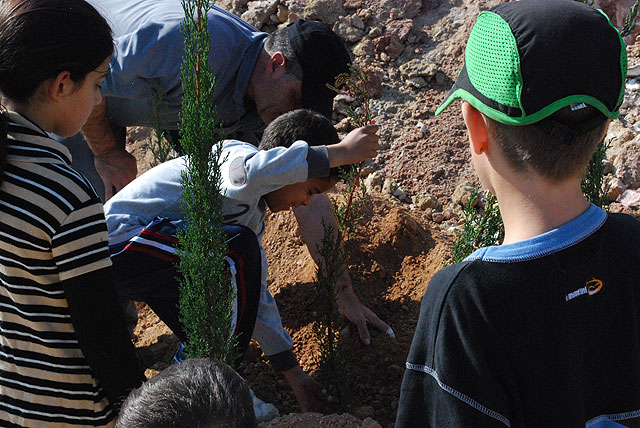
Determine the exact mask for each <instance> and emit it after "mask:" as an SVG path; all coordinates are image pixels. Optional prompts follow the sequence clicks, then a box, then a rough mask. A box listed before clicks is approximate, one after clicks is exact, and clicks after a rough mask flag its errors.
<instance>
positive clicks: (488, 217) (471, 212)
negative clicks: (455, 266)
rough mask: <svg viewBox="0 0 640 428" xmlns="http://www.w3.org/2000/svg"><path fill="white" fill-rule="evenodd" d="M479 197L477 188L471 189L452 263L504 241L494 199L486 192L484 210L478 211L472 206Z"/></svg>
mask: <svg viewBox="0 0 640 428" xmlns="http://www.w3.org/2000/svg"><path fill="white" fill-rule="evenodd" d="M479 197H480V190H479V188H478V187H475V188H474V189H473V192H471V195H470V196H469V199H468V200H467V203H466V205H465V206H464V208H463V210H462V212H463V215H464V220H463V222H462V231H460V232H459V233H458V234H457V238H456V242H455V243H454V245H453V249H452V251H451V253H452V256H453V263H459V262H461V261H462V260H464V258H465V257H467V256H468V255H469V254H471V253H473V252H474V251H475V250H477V249H478V248H481V247H487V246H489V245H497V244H500V243H502V240H503V239H504V224H503V223H502V216H501V215H500V210H499V208H498V201H497V199H496V197H495V196H494V195H493V194H491V193H490V192H487V194H486V202H485V205H484V209H483V210H481V211H479V210H477V209H476V208H475V207H474V205H475V204H476V201H477V200H478V199H479Z"/></svg>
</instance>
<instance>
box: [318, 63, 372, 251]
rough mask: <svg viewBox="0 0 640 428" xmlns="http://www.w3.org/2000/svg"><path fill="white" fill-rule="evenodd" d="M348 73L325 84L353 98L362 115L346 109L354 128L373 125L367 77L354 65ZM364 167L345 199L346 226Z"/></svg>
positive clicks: (362, 163)
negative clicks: (331, 83) (331, 82)
mask: <svg viewBox="0 0 640 428" xmlns="http://www.w3.org/2000/svg"><path fill="white" fill-rule="evenodd" d="M349 69H350V71H351V72H350V73H342V74H339V75H338V76H337V77H336V80H335V85H334V86H332V85H329V84H327V87H328V88H330V89H332V90H333V91H335V92H337V93H341V92H342V91H346V92H347V93H348V94H349V95H351V96H352V97H354V98H355V100H356V102H357V103H358V104H359V105H360V106H361V107H362V109H363V111H364V112H363V113H362V114H360V113H358V112H357V111H356V110H353V109H351V108H350V107H349V108H347V109H346V112H347V115H348V116H349V117H350V118H351V122H352V123H353V124H354V126H356V127H362V126H365V125H367V124H369V123H373V122H372V121H371V96H370V94H369V91H368V90H367V76H366V74H365V73H364V72H363V71H362V70H361V69H360V68H359V67H358V66H356V65H353V64H351V65H349ZM363 166H364V162H360V164H358V167H357V170H356V174H355V179H354V180H353V184H352V185H351V188H350V189H349V196H348V197H347V203H346V208H345V210H344V220H343V221H344V223H345V224H346V223H347V222H348V221H349V218H350V214H351V203H352V201H353V195H354V192H355V189H356V187H357V186H358V183H359V180H360V176H361V174H362V167H363ZM345 230H346V228H343V230H342V239H343V240H344V239H345V236H346V235H345Z"/></svg>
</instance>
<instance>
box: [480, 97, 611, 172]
mask: <svg viewBox="0 0 640 428" xmlns="http://www.w3.org/2000/svg"><path fill="white" fill-rule="evenodd" d="M574 108H575V107H574ZM598 116H600V117H602V124H600V125H598V126H596V127H595V128H594V129H592V130H591V131H588V132H585V133H584V134H579V135H577V136H575V137H573V138H572V139H571V141H567V142H562V141H557V140H556V139H554V138H553V137H551V136H550V135H549V134H548V133H546V132H544V131H542V130H541V129H540V128H539V127H538V125H537V124H532V125H523V126H510V125H505V124H502V123H500V122H497V121H495V120H493V119H491V118H489V117H486V116H485V118H486V119H487V123H488V125H487V130H488V132H489V134H490V135H491V136H492V137H494V138H495V139H496V141H497V142H498V144H499V145H500V149H501V150H502V152H503V154H504V155H505V157H506V158H507V161H508V162H509V163H510V164H511V166H512V167H514V168H515V169H517V170H519V171H528V170H530V171H533V172H535V173H536V174H538V175H539V176H541V177H544V178H546V179H548V180H550V181H552V182H559V181H562V180H564V179H566V178H568V177H572V176H575V175H576V174H579V173H584V171H585V169H586V167H587V165H588V163H589V159H591V156H592V155H593V152H594V150H595V149H596V146H597V145H598V143H599V142H600V140H601V139H602V136H603V134H604V131H605V129H606V127H607V125H608V122H607V120H606V118H605V117H604V116H603V115H602V113H600V112H599V111H598V110H597V109H595V108H594V107H591V106H585V107H582V108H579V109H577V110H572V107H571V106H567V107H564V108H562V109H560V110H558V111H557V112H555V113H554V114H552V115H551V116H550V117H549V119H551V120H554V121H556V122H558V123H560V124H562V125H566V126H575V125H578V124H581V123H584V122H587V121H589V120H591V119H594V118H596V117H598ZM545 120H548V119H545Z"/></svg>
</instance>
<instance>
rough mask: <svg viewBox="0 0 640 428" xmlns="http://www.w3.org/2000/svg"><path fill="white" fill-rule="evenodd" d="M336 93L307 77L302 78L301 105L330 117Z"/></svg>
mask: <svg viewBox="0 0 640 428" xmlns="http://www.w3.org/2000/svg"><path fill="white" fill-rule="evenodd" d="M335 96H336V93H335V92H334V91H332V90H331V89H329V88H327V87H326V86H324V85H323V86H321V85H318V84H316V83H315V82H313V81H310V80H308V79H302V105H303V106H304V107H305V108H309V109H311V110H314V111H317V112H318V113H320V114H322V115H324V116H325V117H326V118H328V119H331V115H332V114H333V99H334V98H335Z"/></svg>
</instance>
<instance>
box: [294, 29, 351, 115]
mask: <svg viewBox="0 0 640 428" xmlns="http://www.w3.org/2000/svg"><path fill="white" fill-rule="evenodd" d="M287 31H288V35H289V41H290V43H291V47H292V48H293V52H294V53H295V55H296V58H297V59H298V62H299V63H300V66H301V67H302V104H303V106H304V107H306V108H310V109H312V110H315V111H317V112H320V113H322V114H323V115H325V116H326V117H328V118H331V113H332V111H333V98H334V97H335V96H336V93H335V92H334V91H332V90H331V89H329V88H327V83H329V84H331V85H333V84H334V83H335V79H336V76H337V75H339V74H341V73H348V72H349V64H350V63H351V58H350V57H349V53H348V52H347V49H346V48H345V46H344V42H343V41H342V39H341V38H340V36H338V35H337V34H336V33H334V32H333V31H332V30H331V29H330V28H329V27H328V26H326V25H325V24H323V23H322V22H318V21H305V20H304V19H299V20H297V21H295V22H293V23H291V24H289V26H288V27H287Z"/></svg>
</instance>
